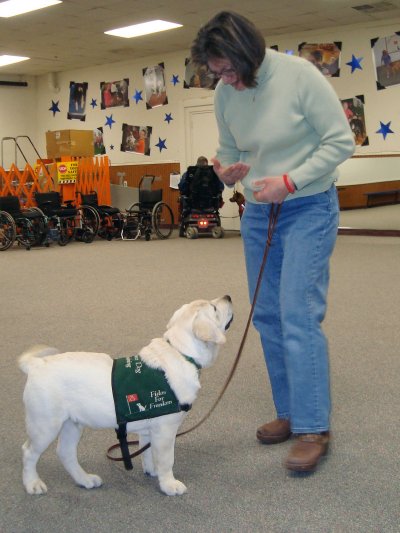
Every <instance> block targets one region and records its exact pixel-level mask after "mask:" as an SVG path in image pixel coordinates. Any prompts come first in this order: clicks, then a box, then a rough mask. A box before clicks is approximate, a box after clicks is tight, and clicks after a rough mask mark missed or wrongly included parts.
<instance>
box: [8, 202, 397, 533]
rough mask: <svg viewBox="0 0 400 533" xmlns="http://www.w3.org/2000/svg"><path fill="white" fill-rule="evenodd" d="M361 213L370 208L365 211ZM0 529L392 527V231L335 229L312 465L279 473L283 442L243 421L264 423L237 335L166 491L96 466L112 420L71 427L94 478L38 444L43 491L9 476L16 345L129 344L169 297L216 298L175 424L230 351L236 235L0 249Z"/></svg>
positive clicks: (172, 300) (252, 339) (18, 392)
mask: <svg viewBox="0 0 400 533" xmlns="http://www.w3.org/2000/svg"><path fill="white" fill-rule="evenodd" d="M371 211H372V210H371ZM0 262H1V278H0V288H1V290H0V294H1V302H2V305H1V306H0V324H1V350H0V383H1V386H0V404H1V411H0V457H1V470H0V531H1V533H47V532H50V533H52V532H55V533H56V532H57V533H110V532H111V533H113V532H118V533H143V532H150V533H167V532H168V533H169V532H176V533H192V532H193V533H195V532H196V533H203V532H204V533H206V532H207V533H228V532H234V533H239V532H240V533H241V532H244V533H247V532H249V533H250V532H254V533H258V532H260V533H261V532H267V533H314V532H315V533H348V532H351V533H383V532H385V533H395V532H399V523H400V515H399V416H398V414H399V404H400V402H399V400H400V392H399V390H400V388H399V367H400V365H399V345H400V333H399V302H400V284H399V262H400V240H399V239H398V238H391V237H359V236H339V238H338V242H337V246H336V249H335V252H334V256H333V258H332V273H331V277H332V281H331V289H330V297H329V307H328V315H327V319H326V321H325V330H326V333H327V335H328V337H329V341H330V353H331V371H332V396H333V417H332V431H333V442H332V447H331V453H330V455H329V457H328V459H327V460H326V461H325V462H324V463H323V464H322V465H321V466H320V468H319V470H318V471H317V472H316V473H315V474H312V475H290V474H288V473H287V472H286V471H285V469H284V468H283V467H282V461H283V459H284V458H285V456H286V454H287V452H288V449H289V446H290V442H286V443H283V444H279V445H275V446H263V445H261V444H259V443H258V442H257V440H256V438H255V431H256V428H257V426H258V425H260V424H262V423H264V422H266V421H267V420H269V419H271V418H272V417H274V409H273V405H272V401H271V395H270V391H269V386H268V380H267V376H266V370H265V365H264V361H263V356H262V353H261V349H260V344H259V341H258V338H257V335H256V333H255V332H254V330H252V329H251V330H250V333H249V338H248V340H247V343H246V346H245V350H244V354H243V357H242V360H241V361H240V363H239V366H238V369H237V372H236V374H235V376H234V378H233V381H232V383H231V385H230V386H229V388H228V390H227V392H226V394H225V396H224V398H223V399H222V401H221V403H220V404H219V406H218V407H217V409H216V411H215V412H214V413H213V414H212V416H211V417H210V418H209V419H208V421H207V422H206V423H205V424H203V425H202V426H201V427H200V428H199V429H197V430H196V431H195V432H193V433H190V434H189V435H187V436H183V437H181V438H178V440H177V443H176V460H175V469H174V471H175V475H176V477H177V478H178V479H181V480H182V481H183V482H184V483H185V484H186V485H187V487H188V492H187V493H186V494H185V495H183V496H181V497H167V496H165V495H163V494H162V493H160V491H159V489H158V487H157V482H156V481H155V480H154V479H149V478H147V477H145V476H144V475H143V473H142V470H141V465H140V460H138V459H135V461H134V469H133V471H131V472H126V471H125V470H124V468H123V466H122V465H121V464H120V463H114V462H111V461H109V460H108V459H107V458H106V456H105V453H106V450H107V448H108V447H109V446H110V445H111V444H113V443H114V442H115V436H114V432H113V430H107V431H93V430H89V429H87V430H86V431H85V432H84V435H83V438H82V440H81V444H80V447H79V456H80V460H81V463H82V465H83V466H84V468H85V469H87V470H88V471H89V472H94V473H96V474H98V475H100V476H101V477H102V478H103V481H104V485H103V486H102V487H101V488H99V489H95V490H91V491H88V490H85V489H82V488H79V487H77V486H75V485H74V483H73V481H72V480H71V478H70V477H69V475H68V474H67V473H66V472H65V470H64V469H63V467H62V465H61V463H60V462H59V460H58V459H57V457H56V454H55V446H54V445H52V446H51V447H50V448H49V449H48V450H47V451H46V452H45V454H44V455H43V456H42V458H41V461H40V462H39V467H38V470H39V472H40V475H41V477H42V479H43V480H44V481H45V482H46V483H47V486H48V489H49V492H48V494H47V495H44V496H29V495H27V494H26V493H25V491H24V488H23V486H22V481H21V445H22V444H23V442H24V440H25V438H26V435H25V428H24V412H23V405H22V392H23V387H24V382H25V376H24V375H23V374H22V373H21V372H20V371H19V369H18V368H17V364H16V360H17V357H18V355H19V354H20V353H21V352H22V351H23V350H24V349H26V348H27V347H28V346H30V345H32V344H37V343H44V344H48V345H51V346H56V347H57V348H59V349H61V350H90V351H106V352H108V353H110V354H111V355H112V356H113V357H118V356H122V355H131V354H133V353H136V351H137V350H138V349H140V348H141V347H142V346H143V345H144V344H147V343H148V342H149V340H150V339H151V338H153V337H157V336H160V335H161V334H162V333H163V331H164V328H165V325H166V323H167V321H168V320H169V318H170V316H171V315H172V313H173V312H174V310H175V309H176V308H178V307H179V306H180V305H181V304H183V303H185V302H187V301H191V300H193V299H196V298H213V297H216V296H220V295H223V294H230V295H231V297H232V299H233V302H234V306H235V319H234V322H233V324H232V326H231V328H230V330H229V331H228V341H227V343H226V345H224V346H223V348H222V350H221V353H220V357H219V359H218V361H217V363H216V364H215V365H214V367H213V368H211V369H207V370H204V371H203V372H202V389H201V391H200V395H199V398H198V400H197V402H196V403H195V405H194V407H193V409H192V411H191V412H190V413H189V415H188V417H187V419H186V421H185V423H184V426H183V429H186V428H188V427H191V426H192V425H193V424H194V423H196V422H197V421H198V420H199V419H200V418H201V417H202V415H203V414H204V413H205V412H206V411H207V409H208V408H209V407H210V406H211V405H212V403H213V401H214V399H215V397H216V396H217V394H218V392H219V390H220V389H221V387H222V384H223V383H224V380H225V378H226V376H227V374H228V372H229V369H230V366H231V364H232V361H233V360H234V357H235V355H236V352H237V349H238V345H239V343H240V340H241V337H242V333H243V330H244V327H245V323H246V320H247V316H248V312H249V303H248V299H247V287H246V281H245V271H244V260H243V253H242V242H241V238H240V235H239V234H238V233H234V232H231V233H229V232H228V233H227V234H226V236H225V238H224V239H221V240H215V239H212V238H202V239H198V240H196V241H189V240H186V239H179V238H178V237H177V236H176V235H174V236H173V237H172V238H170V239H169V240H167V241H161V240H157V239H155V240H152V241H150V242H145V241H144V240H141V241H137V242H126V241H125V242H123V241H112V242H106V241H100V240H99V241H95V242H94V243H92V244H84V243H79V242H72V243H70V244H69V245H68V246H66V247H65V248H60V247H59V246H57V245H54V244H53V245H52V246H51V247H50V248H49V249H45V248H38V249H32V250H31V251H29V252H26V251H25V250H23V249H18V248H17V247H14V248H12V249H10V250H8V251H6V252H3V253H1V254H0Z"/></svg>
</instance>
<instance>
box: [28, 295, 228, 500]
mask: <svg viewBox="0 0 400 533" xmlns="http://www.w3.org/2000/svg"><path fill="white" fill-rule="evenodd" d="M232 316H233V314H232V300H231V298H230V297H229V296H223V297H221V298H216V299H215V300H211V301H206V300H196V301H194V302H191V303H189V304H185V305H183V306H182V307H181V308H180V309H178V310H177V311H176V312H175V313H174V315H173V316H172V318H171V320H170V321H169V323H168V325H167V331H166V332H165V333H164V335H163V337H162V338H156V339H153V340H152V341H151V342H150V344H148V345H147V346H145V347H144V348H142V349H141V350H140V352H139V353H138V354H137V355H133V356H130V357H125V358H122V359H112V358H111V357H110V356H109V355H107V354H105V353H90V352H66V353H57V351H56V350H54V349H52V348H45V347H35V348H32V349H31V350H29V351H27V352H25V353H24V354H22V355H21V357H20V358H19V366H20V368H21V370H23V372H25V373H26V374H27V375H28V379H27V383H26V386H25V391H24V404H25V410H26V428H27V433H28V436H29V438H28V440H27V441H26V442H25V444H24V445H23V483H24V486H25V489H26V491H27V492H28V493H29V494H43V493H45V492H47V487H46V485H45V483H44V482H43V481H42V480H41V479H40V477H39V475H38V473H37V471H36V465H37V462H38V460H39V458H40V456H41V454H42V453H43V452H44V451H45V450H46V448H47V447H48V446H49V445H50V443H51V442H53V441H54V440H55V439H56V437H57V436H58V446H57V454H58V456H59V458H60V460H61V462H62V464H63V465H64V467H65V469H66V470H67V471H68V472H69V474H70V475H71V476H72V478H73V479H74V481H75V482H76V483H77V484H78V485H81V486H83V487H85V488H87V489H91V488H94V487H99V486H100V485H101V484H102V480H101V478H100V477H99V476H97V475H95V474H89V473H87V472H85V471H84V470H83V468H82V467H81V466H80V464H79V462H78V458H77V446H78V443H79V439H80V437H81V433H82V430H83V428H84V427H85V426H88V427H90V428H94V429H101V428H117V427H118V426H119V424H127V425H126V428H127V431H128V432H134V433H138V434H139V445H140V446H144V445H146V444H147V443H150V444H151V446H150V448H149V449H147V450H146V451H145V452H144V453H143V454H142V466H143V470H144V472H145V473H146V474H149V475H151V476H157V477H158V481H159V484H160V489H161V491H162V492H164V493H165V494H168V495H170V496H173V495H178V494H183V493H184V492H186V487H185V485H184V484H183V483H182V482H181V481H178V480H177V479H175V477H174V474H173V472H172V468H173V464H174V445H175V437H176V434H177V431H178V429H179V426H180V425H181V423H182V421H183V419H184V417H185V414H186V411H187V410H188V408H190V406H191V404H192V403H193V402H194V400H195V399H196V396H197V394H198V391H199V389H200V382H199V369H200V368H205V367H208V366H210V365H211V364H212V363H213V361H214V360H215V358H216V356H217V354H218V349H219V346H220V345H221V344H223V343H224V342H225V340H226V339H225V330H226V329H227V328H228V327H229V325H230V323H231V321H232ZM146 380H147V381H146ZM146 385H147V390H146Z"/></svg>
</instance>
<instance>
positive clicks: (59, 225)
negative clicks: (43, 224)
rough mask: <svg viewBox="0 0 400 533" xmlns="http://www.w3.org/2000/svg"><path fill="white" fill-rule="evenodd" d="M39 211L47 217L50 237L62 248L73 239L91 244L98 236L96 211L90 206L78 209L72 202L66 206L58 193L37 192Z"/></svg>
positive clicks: (67, 202) (69, 201) (68, 202)
mask: <svg viewBox="0 0 400 533" xmlns="http://www.w3.org/2000/svg"><path fill="white" fill-rule="evenodd" d="M35 201H36V204H37V209H38V210H39V211H40V212H41V213H42V214H43V215H45V216H46V217H47V220H48V227H49V235H50V238H51V239H52V240H54V241H57V242H58V244H59V245H60V246H65V245H66V244H68V243H69V242H70V240H71V239H72V238H74V239H75V240H77V241H82V242H86V243H90V242H92V241H93V239H94V236H95V234H96V231H97V228H96V222H97V214H96V211H95V210H94V209H93V208H92V207H89V206H85V207H80V208H76V207H75V206H74V205H73V202H72V200H68V201H66V202H65V204H63V203H62V201H61V195H60V193H59V192H57V191H51V192H41V193H39V192H37V193H36V194H35Z"/></svg>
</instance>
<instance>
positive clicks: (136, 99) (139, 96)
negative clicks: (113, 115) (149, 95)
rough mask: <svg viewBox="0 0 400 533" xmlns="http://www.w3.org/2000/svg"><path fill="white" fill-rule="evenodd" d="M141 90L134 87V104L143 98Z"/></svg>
mask: <svg viewBox="0 0 400 533" xmlns="http://www.w3.org/2000/svg"><path fill="white" fill-rule="evenodd" d="M142 92H143V91H138V90H137V89H135V94H134V95H133V96H132V98H133V99H134V100H135V102H136V104H138V103H139V101H140V100H143V98H142Z"/></svg>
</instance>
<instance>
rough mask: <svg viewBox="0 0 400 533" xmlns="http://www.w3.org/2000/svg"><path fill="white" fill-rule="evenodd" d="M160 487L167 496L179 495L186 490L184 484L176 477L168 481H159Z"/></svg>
mask: <svg viewBox="0 0 400 533" xmlns="http://www.w3.org/2000/svg"><path fill="white" fill-rule="evenodd" d="M160 489H161V490H162V492H164V494H167V496H180V495H181V494H185V492H186V491H187V488H186V485H184V484H183V483H182V482H181V481H179V480H178V479H170V480H168V481H162V482H161V481H160Z"/></svg>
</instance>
